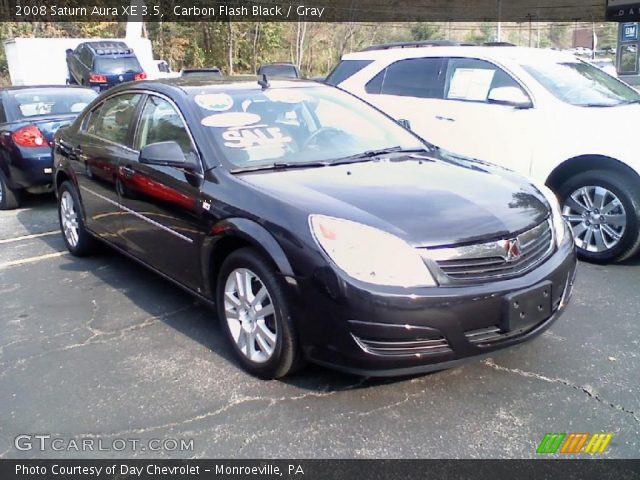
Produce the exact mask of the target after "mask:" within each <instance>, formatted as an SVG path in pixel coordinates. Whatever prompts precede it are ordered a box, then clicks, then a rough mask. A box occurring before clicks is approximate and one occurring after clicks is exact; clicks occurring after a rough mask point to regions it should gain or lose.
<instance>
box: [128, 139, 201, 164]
mask: <svg viewBox="0 0 640 480" xmlns="http://www.w3.org/2000/svg"><path fill="white" fill-rule="evenodd" d="M138 160H139V162H140V163H144V164H146V165H159V166H165V167H178V168H188V169H193V168H195V167H196V164H195V163H194V162H191V161H189V160H187V157H186V156H185V154H184V152H183V151H182V148H180V145H178V143H177V142H174V141H173V140H172V141H169V142H157V143H151V144H149V145H145V146H144V147H142V150H140V157H139V159H138Z"/></svg>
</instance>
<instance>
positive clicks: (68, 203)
mask: <svg viewBox="0 0 640 480" xmlns="http://www.w3.org/2000/svg"><path fill="white" fill-rule="evenodd" d="M60 223H61V224H62V231H63V232H64V236H65V238H66V239H67V242H69V245H71V247H76V246H77V245H78V240H79V238H80V237H79V225H78V214H77V212H76V207H75V203H74V201H73V196H71V193H69V191H68V190H65V191H63V192H62V196H61V197H60Z"/></svg>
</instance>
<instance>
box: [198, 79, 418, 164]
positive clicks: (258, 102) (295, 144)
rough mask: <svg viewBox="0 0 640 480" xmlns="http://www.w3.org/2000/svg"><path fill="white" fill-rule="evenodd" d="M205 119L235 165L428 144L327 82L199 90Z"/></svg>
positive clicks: (318, 159)
mask: <svg viewBox="0 0 640 480" xmlns="http://www.w3.org/2000/svg"><path fill="white" fill-rule="evenodd" d="M193 99H194V102H195V104H196V105H198V107H199V108H200V114H201V124H202V125H203V126H204V127H205V128H206V129H207V130H208V131H209V132H210V135H211V137H212V138H213V139H214V141H215V142H216V144H217V145H218V146H219V148H220V150H221V151H222V152H223V154H224V157H225V159H226V160H227V161H228V162H229V163H230V164H231V167H232V169H252V168H259V167H269V166H271V167H277V166H279V165H283V164H286V165H287V166H292V165H293V166H296V165H297V166H302V167H303V166H305V165H308V164H310V163H317V162H327V161H331V160H336V159H345V157H353V156H359V155H364V156H365V157H366V155H369V156H373V155H372V153H371V152H372V151H376V150H384V149H388V148H392V149H394V150H401V149H407V150H424V149H426V148H429V147H428V146H427V144H424V143H421V142H420V141H419V140H418V138H417V137H415V136H414V135H412V134H411V133H409V132H408V131H406V130H405V129H404V128H403V127H401V126H400V125H398V124H397V123H396V122H394V121H393V120H390V119H389V118H388V117H386V116H385V115H383V114H382V113H380V112H378V111H377V110H374V109H373V108H371V107H369V106H368V105H367V104H365V103H364V102H362V101H360V100H358V99H356V98H355V97H353V96H351V95H349V94H347V93H345V92H342V91H340V90H337V89H333V88H328V87H298V88H286V89H285V88H268V89H266V90H242V91H236V92H233V91H230V92H229V93H218V92H210V93H202V92H201V93H198V94H196V95H194V96H193Z"/></svg>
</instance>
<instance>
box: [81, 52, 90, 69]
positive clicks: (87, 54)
mask: <svg viewBox="0 0 640 480" xmlns="http://www.w3.org/2000/svg"><path fill="white" fill-rule="evenodd" d="M79 57H80V61H81V62H82V63H84V64H85V65H86V66H87V67H90V66H91V50H89V49H88V48H87V47H80V53H79Z"/></svg>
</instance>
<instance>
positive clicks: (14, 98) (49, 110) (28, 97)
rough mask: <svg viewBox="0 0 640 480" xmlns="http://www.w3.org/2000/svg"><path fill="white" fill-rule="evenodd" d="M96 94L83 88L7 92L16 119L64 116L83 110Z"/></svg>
mask: <svg viewBox="0 0 640 480" xmlns="http://www.w3.org/2000/svg"><path fill="white" fill-rule="evenodd" d="M96 95H97V93H96V92H94V91H93V90H90V89H84V88H68V87H65V88H47V89H42V88H37V89H25V90H15V91H12V92H9V97H10V99H11V103H13V104H14V105H13V106H14V108H12V111H13V115H12V116H13V117H16V119H20V118H27V117H35V116H38V115H66V114H70V113H79V112H81V111H82V110H84V107H86V106H87V105H88V104H89V103H90V102H91V101H92V100H93V99H94V98H95V97H96Z"/></svg>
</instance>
